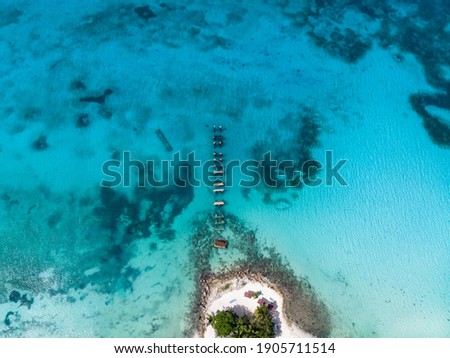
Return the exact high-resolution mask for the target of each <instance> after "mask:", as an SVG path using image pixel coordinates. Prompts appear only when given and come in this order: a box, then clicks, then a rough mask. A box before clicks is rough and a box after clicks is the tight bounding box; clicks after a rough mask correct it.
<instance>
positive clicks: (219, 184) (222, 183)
mask: <svg viewBox="0 0 450 358" xmlns="http://www.w3.org/2000/svg"><path fill="white" fill-rule="evenodd" d="M213 185H214V186H224V185H225V183H224V182H223V181H216V182H215V183H214V184H213Z"/></svg>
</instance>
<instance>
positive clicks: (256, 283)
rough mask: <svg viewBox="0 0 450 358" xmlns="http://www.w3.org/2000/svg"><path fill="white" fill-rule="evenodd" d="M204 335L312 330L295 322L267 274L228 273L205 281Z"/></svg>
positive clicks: (256, 335) (260, 334) (288, 335)
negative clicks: (285, 311) (286, 313)
mask: <svg viewBox="0 0 450 358" xmlns="http://www.w3.org/2000/svg"><path fill="white" fill-rule="evenodd" d="M204 286H205V290H204V292H205V293H206V294H205V295H204V297H203V304H202V307H203V308H204V309H203V315H202V316H203V322H202V326H201V329H200V336H203V337H205V338H215V337H228V338H274V337H283V338H297V337H312V335H311V334H309V333H307V332H305V331H303V330H301V329H300V328H298V327H296V326H295V325H294V324H292V323H291V322H290V321H289V320H288V319H287V318H286V317H285V315H284V312H283V297H282V295H281V294H280V292H279V290H278V289H277V288H276V287H275V286H274V285H273V284H272V283H270V282H269V281H268V280H267V279H266V278H264V277H262V276H259V275H258V276H256V275H250V276H245V275H242V274H241V275H239V276H235V277H234V276H232V275H228V276H225V277H220V278H217V277H216V278H214V279H212V280H210V282H207V283H206V282H205V283H204Z"/></svg>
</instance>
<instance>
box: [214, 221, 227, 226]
mask: <svg viewBox="0 0 450 358" xmlns="http://www.w3.org/2000/svg"><path fill="white" fill-rule="evenodd" d="M224 224H225V220H222V221H216V222H214V225H224Z"/></svg>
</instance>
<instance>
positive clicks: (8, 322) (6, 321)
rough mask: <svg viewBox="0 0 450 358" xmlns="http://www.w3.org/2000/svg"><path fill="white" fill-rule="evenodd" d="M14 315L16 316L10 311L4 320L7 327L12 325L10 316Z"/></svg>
mask: <svg viewBox="0 0 450 358" xmlns="http://www.w3.org/2000/svg"><path fill="white" fill-rule="evenodd" d="M12 315H14V312H12V311H9V312H8V313H7V314H6V317H5V320H4V321H3V322H5V324H6V325H7V326H9V325H11V320H10V319H9V316H12Z"/></svg>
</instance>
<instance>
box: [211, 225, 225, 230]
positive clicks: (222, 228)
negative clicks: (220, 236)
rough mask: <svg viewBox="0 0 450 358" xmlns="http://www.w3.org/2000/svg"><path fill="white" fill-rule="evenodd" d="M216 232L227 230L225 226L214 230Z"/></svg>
mask: <svg viewBox="0 0 450 358" xmlns="http://www.w3.org/2000/svg"><path fill="white" fill-rule="evenodd" d="M214 230H216V231H224V230H225V228H224V227H223V226H220V227H216V228H214Z"/></svg>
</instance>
